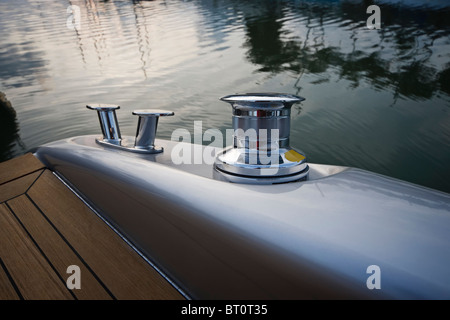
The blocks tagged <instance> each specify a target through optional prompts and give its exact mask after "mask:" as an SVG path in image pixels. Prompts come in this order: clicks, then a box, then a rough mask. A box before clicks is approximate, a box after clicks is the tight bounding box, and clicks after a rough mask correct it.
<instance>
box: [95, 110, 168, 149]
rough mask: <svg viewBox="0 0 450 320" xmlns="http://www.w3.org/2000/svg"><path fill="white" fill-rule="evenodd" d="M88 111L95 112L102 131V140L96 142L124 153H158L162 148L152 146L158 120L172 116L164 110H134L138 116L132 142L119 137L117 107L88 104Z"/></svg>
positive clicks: (134, 113)
mask: <svg viewBox="0 0 450 320" xmlns="http://www.w3.org/2000/svg"><path fill="white" fill-rule="evenodd" d="M86 107H87V108H88V109H91V110H96V111H97V113H98V118H99V121H100V127H101V129H102V133H103V138H102V139H96V142H97V143H99V144H101V145H104V146H108V147H114V148H118V149H121V150H125V151H131V152H138V153H160V152H162V151H163V148H162V147H157V146H155V145H154V142H155V137H156V130H157V127H158V119H159V117H163V116H173V115H174V113H173V112H172V111H165V110H153V109H144V110H135V111H133V115H137V116H139V119H138V125H137V131H136V137H135V140H134V142H131V141H130V140H129V139H122V137H121V135H120V129H119V123H118V121H117V116H116V110H117V109H120V107H119V106H117V105H110V104H88V105H87V106H86Z"/></svg>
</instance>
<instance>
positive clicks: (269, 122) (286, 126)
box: [214, 93, 309, 184]
mask: <svg viewBox="0 0 450 320" xmlns="http://www.w3.org/2000/svg"><path fill="white" fill-rule="evenodd" d="M220 100H222V101H224V102H228V103H230V104H231V106H232V124H233V129H234V134H233V146H231V147H229V148H226V149H225V150H223V151H222V152H221V153H219V154H218V155H217V157H216V160H215V163H214V169H215V170H216V172H217V173H219V174H220V176H221V178H225V180H228V181H231V182H238V183H252V184H274V183H283V182H291V181H298V180H306V179H307V177H308V172H309V167H308V164H307V162H306V156H305V155H304V154H303V153H302V152H299V151H296V150H294V149H293V148H291V147H290V145H289V135H290V115H291V107H292V105H293V104H295V103H298V102H301V101H303V100H305V99H304V98H302V97H299V96H295V95H290V94H279V93H246V94H236V95H229V96H225V97H223V98H221V99H220Z"/></svg>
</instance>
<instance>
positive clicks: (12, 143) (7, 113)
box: [0, 92, 23, 162]
mask: <svg viewBox="0 0 450 320" xmlns="http://www.w3.org/2000/svg"><path fill="white" fill-rule="evenodd" d="M0 137H1V139H0V162H1V161H5V160H8V159H11V158H12V157H13V156H15V153H16V150H15V149H16V147H17V146H20V147H22V148H23V144H22V142H21V140H20V136H19V124H18V123H17V117H16V111H15V110H14V108H13V107H12V105H11V102H10V101H9V100H8V99H7V98H6V96H5V94H4V93H3V92H0Z"/></svg>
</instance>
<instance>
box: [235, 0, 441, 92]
mask: <svg viewBox="0 0 450 320" xmlns="http://www.w3.org/2000/svg"><path fill="white" fill-rule="evenodd" d="M260 4H261V6H260V8H259V9H258V14H257V15H255V12H254V11H255V10H254V9H253V10H245V9H244V10H243V12H244V17H245V18H244V20H245V26H246V41H245V43H244V47H245V48H247V54H246V57H247V59H248V60H249V61H250V62H252V63H254V64H256V65H258V71H261V72H270V73H273V74H278V73H280V72H285V71H290V72H292V73H297V74H299V75H300V76H301V75H302V74H304V73H310V74H322V75H323V76H324V77H323V78H322V81H328V79H329V73H335V74H337V75H338V76H339V78H340V79H346V80H348V81H350V82H351V87H353V88H356V87H358V86H359V85H360V83H361V81H362V80H364V81H368V82H369V83H370V84H371V85H372V86H373V87H374V88H376V89H378V90H386V88H390V90H392V91H393V93H394V97H395V99H396V98H398V97H399V96H404V97H408V98H411V99H429V98H431V97H432V96H433V94H435V93H436V92H438V91H443V92H445V93H447V94H448V93H449V81H448V80H449V73H450V69H449V68H450V63H444V64H442V63H437V64H436V63H435V62H436V61H434V60H433V59H438V60H442V56H443V55H447V59H445V60H446V61H449V59H448V53H447V52H439V51H438V52H434V56H433V50H436V49H439V48H433V45H434V42H435V41H436V40H438V39H442V38H443V39H444V40H445V39H446V40H448V35H449V31H450V20H449V19H448V16H449V13H450V10H449V7H444V8H443V9H442V8H438V9H435V10H426V11H424V9H423V7H403V6H397V5H394V4H389V3H386V4H384V5H383V6H382V12H383V20H382V21H383V24H382V28H381V29H380V30H379V31H378V32H377V31H373V32H372V31H368V30H367V29H366V28H365V23H366V19H367V17H368V15H367V14H366V11H365V10H366V8H367V4H366V3H365V2H364V1H361V2H350V1H343V2H338V3H336V2H334V3H331V4H330V3H327V2H325V3H324V2H319V3H316V2H300V3H299V4H298V5H297V3H296V2H283V1H261V2H260ZM293 12H295V13H296V19H299V20H302V21H303V25H304V28H305V29H306V30H305V31H306V32H304V33H303V34H300V33H298V32H297V33H296V32H295V31H294V30H292V29H291V28H290V27H289V25H287V24H289V23H290V22H291V19H290V18H289V16H291V15H292V14H293ZM284 22H286V23H284ZM335 28H342V29H343V32H341V33H340V34H335V33H334V34H333V29H335ZM369 32H372V33H371V34H370V33H369ZM328 33H330V34H331V35H328ZM346 34H347V35H348V37H345V35H346ZM368 36H370V37H372V38H373V39H371V41H368V40H367V37H368ZM333 37H334V38H337V39H332V38H333ZM336 40H337V41H336ZM333 42H334V43H333ZM360 43H361V44H360ZM447 44H448V41H447ZM439 58H441V59H439ZM437 62H439V61H437ZM322 81H321V80H319V81H317V82H316V84H320V83H321V82H322Z"/></svg>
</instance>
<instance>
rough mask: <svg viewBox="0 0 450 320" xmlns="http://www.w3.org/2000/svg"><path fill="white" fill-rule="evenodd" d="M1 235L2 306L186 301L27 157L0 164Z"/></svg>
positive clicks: (71, 193)
mask: <svg viewBox="0 0 450 320" xmlns="http://www.w3.org/2000/svg"><path fill="white" fill-rule="evenodd" d="M0 228H1V232H0V299H3V300H16V299H24V300H28V299H29V300H66V299H80V300H81V299H84V300H111V299H118V300H125V299H126V300H173V299H177V300H178V299H184V297H183V296H182V295H181V294H180V293H179V292H178V291H177V290H176V289H175V288H174V287H173V286H172V285H171V284H170V283H169V282H168V281H167V280H166V279H165V278H164V277H162V276H161V275H160V274H159V273H158V272H157V271H156V270H155V269H154V268H153V267H152V266H151V265H150V264H148V263H147V262H146V261H145V260H144V259H143V258H142V257H141V256H140V255H139V254H138V253H137V252H136V251H134V250H133V248H131V247H130V246H129V245H128V244H127V243H126V242H125V241H124V240H123V239H122V238H121V237H120V236H119V235H118V234H117V233H115V232H114V231H113V230H112V229H111V228H110V227H109V226H108V225H107V224H106V223H105V222H104V221H103V220H102V219H100V218H99V217H98V216H97V215H96V214H95V213H94V212H92V211H91V209H90V208H89V207H88V206H86V205H85V204H84V203H83V202H82V201H81V200H80V199H79V198H78V197H77V196H76V195H75V194H74V193H73V192H72V191H71V190H70V189H69V188H67V187H66V186H65V185H64V184H63V183H62V182H61V181H60V180H59V179H58V178H57V177H55V176H54V175H53V173H52V172H51V171H50V170H48V169H47V168H46V167H45V166H44V165H43V164H42V163H41V162H40V161H39V160H38V159H37V158H36V157H34V156H33V155H32V154H30V153H28V154H25V155H23V156H20V157H17V158H15V159H12V160H9V161H6V162H3V163H0ZM71 265H75V266H78V267H79V268H80V279H81V281H80V283H81V289H75V288H74V289H69V288H68V286H67V284H66V281H67V279H68V278H69V277H70V276H71V273H67V268H68V267H69V266H71Z"/></svg>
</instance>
